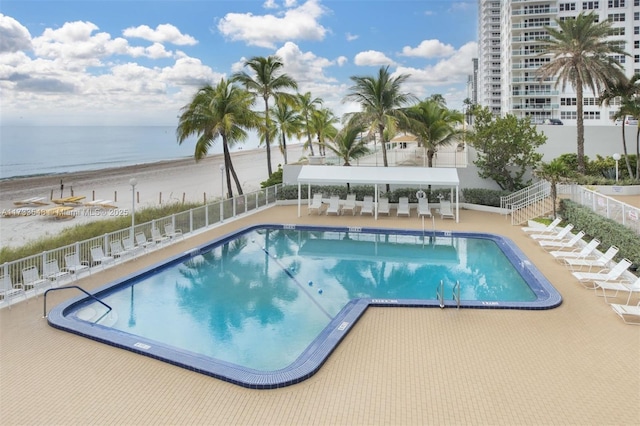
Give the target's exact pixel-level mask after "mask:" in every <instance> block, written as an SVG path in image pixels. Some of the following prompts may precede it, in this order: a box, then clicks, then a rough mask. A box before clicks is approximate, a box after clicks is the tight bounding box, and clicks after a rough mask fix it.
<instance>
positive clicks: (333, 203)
mask: <svg viewBox="0 0 640 426" xmlns="http://www.w3.org/2000/svg"><path fill="white" fill-rule="evenodd" d="M330 214H335V215H339V214H340V198H339V197H338V196H337V195H332V196H331V198H329V207H327V215H330Z"/></svg>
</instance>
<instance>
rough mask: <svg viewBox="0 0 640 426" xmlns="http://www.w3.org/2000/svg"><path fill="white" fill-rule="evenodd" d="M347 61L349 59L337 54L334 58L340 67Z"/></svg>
mask: <svg viewBox="0 0 640 426" xmlns="http://www.w3.org/2000/svg"><path fill="white" fill-rule="evenodd" d="M347 62H349V59H347V57H346V56H338V57H337V58H336V64H337V65H338V66H339V67H341V66H343V65H345V64H346V63H347Z"/></svg>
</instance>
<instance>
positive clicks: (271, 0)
mask: <svg viewBox="0 0 640 426" xmlns="http://www.w3.org/2000/svg"><path fill="white" fill-rule="evenodd" d="M262 7H264V8H265V9H277V8H278V7H279V6H278V5H277V4H276V2H275V0H267V1H265V2H264V4H263V5H262Z"/></svg>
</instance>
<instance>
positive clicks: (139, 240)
mask: <svg viewBox="0 0 640 426" xmlns="http://www.w3.org/2000/svg"><path fill="white" fill-rule="evenodd" d="M160 237H161V238H162V235H161V236H160ZM135 239H136V244H137V245H138V247H143V248H144V249H145V250H147V249H149V248H151V247H153V246H154V245H155V244H156V242H155V241H153V240H147V236H146V235H144V232H138V233H136V235H135Z"/></svg>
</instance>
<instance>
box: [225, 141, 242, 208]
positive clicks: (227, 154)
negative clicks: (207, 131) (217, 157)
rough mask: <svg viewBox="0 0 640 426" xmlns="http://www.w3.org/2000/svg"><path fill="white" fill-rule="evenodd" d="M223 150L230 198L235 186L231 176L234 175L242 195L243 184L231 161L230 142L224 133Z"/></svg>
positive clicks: (239, 192)
mask: <svg viewBox="0 0 640 426" xmlns="http://www.w3.org/2000/svg"><path fill="white" fill-rule="evenodd" d="M222 150H223V155H224V165H225V169H226V170H225V174H226V178H227V191H228V192H229V198H233V187H232V186H231V177H233V181H234V182H235V184H236V188H237V189H238V194H239V195H242V194H243V192H242V186H241V185H240V180H239V179H238V175H237V174H236V169H235V168H234V167H233V162H232V161H231V153H230V152H229V144H228V143H227V137H226V136H225V135H222Z"/></svg>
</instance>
